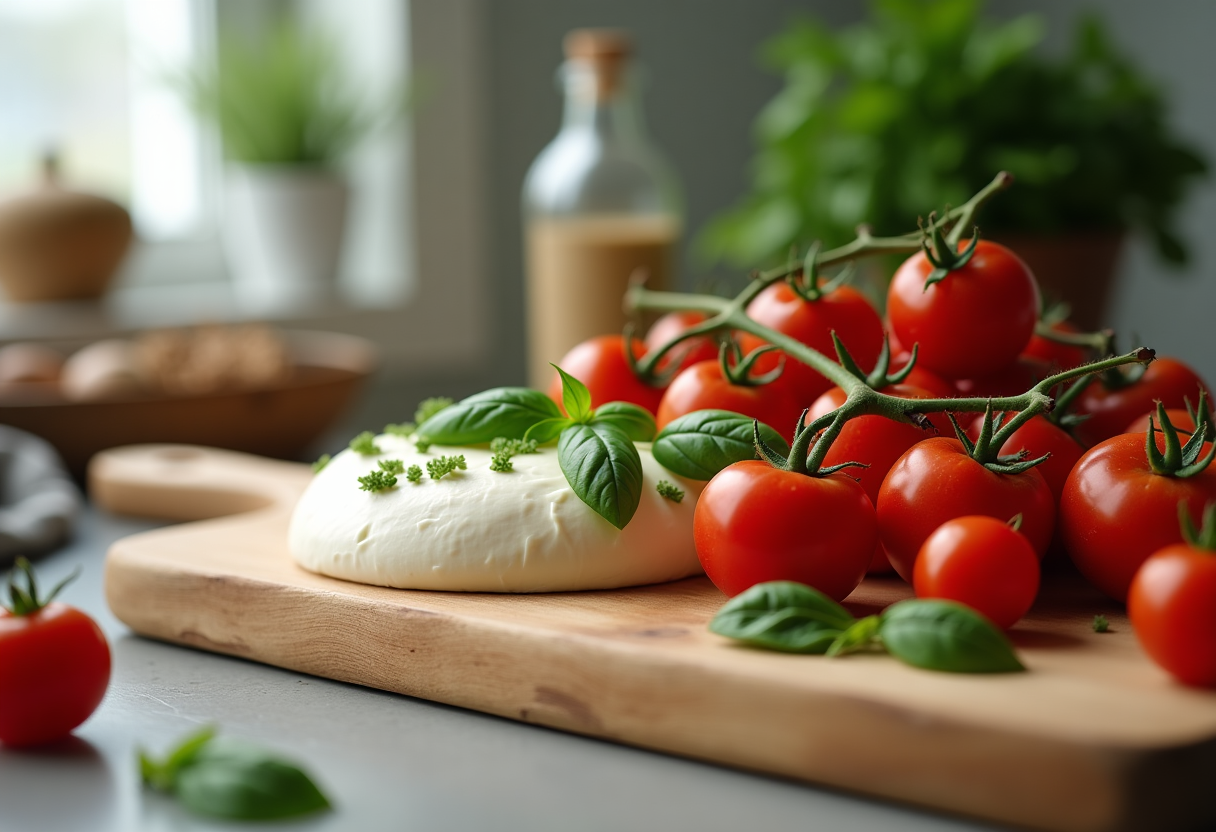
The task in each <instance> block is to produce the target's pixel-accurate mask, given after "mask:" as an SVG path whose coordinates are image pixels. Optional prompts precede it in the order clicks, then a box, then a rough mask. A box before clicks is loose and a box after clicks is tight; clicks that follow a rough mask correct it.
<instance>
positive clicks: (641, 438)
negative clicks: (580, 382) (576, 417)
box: [591, 402, 655, 442]
mask: <svg viewBox="0 0 1216 832" xmlns="http://www.w3.org/2000/svg"><path fill="white" fill-rule="evenodd" d="M601 423H603V424H609V425H612V426H613V427H615V428H620V429H621V430H622V431H623V432H624V433H625V435H626V436H628V437H629V438H630V439H632V440H633V441H634V442H650V441H652V440H653V439H654V432H655V424H654V416H652V415H651V413H650V411H649V410H647V409H646V408H644V407H639V406H638V405H636V404H631V403H630V402H605V403H604V404H602V405H600V406H599V407H597V408H596V409H595V416H594V417H592V419H591V424H593V425H596V424H601Z"/></svg>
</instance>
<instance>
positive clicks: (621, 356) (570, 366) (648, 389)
mask: <svg viewBox="0 0 1216 832" xmlns="http://www.w3.org/2000/svg"><path fill="white" fill-rule="evenodd" d="M632 346H633V354H634V356H635V357H636V358H641V357H642V356H643V355H645V354H646V346H645V344H643V343H642V342H641V341H639V340H637V339H636V338H635V339H634V340H633V345H632ZM557 365H558V366H559V367H561V368H562V369H563V370H565V371H566V372H567V373H569V374H570V375H572V376H574V377H575V378H576V379H578V380H579V381H581V382H582V383H583V384H585V385H587V389H588V390H590V391H591V406H592V407H599V406H600V405H601V404H604V403H605V402H632V403H633V404H636V405H638V406H639V407H644V408H646V409H647V410H649V411H650V412H651V413H655V412H657V411H658V409H659V401H660V400H661V399H662V398H663V388H661V387H652V386H650V385H649V384H647V383H646V382H644V381H642V380H641V379H640V378H638V377H637V376H636V375H634V373H633V369H632V368H631V367H630V366H629V362H628V361H626V360H625V339H624V337H623V336H620V335H599V336H596V337H595V338H588V339H587V340H586V341H584V342H582V343H581V344H578V345H577V346H575V347H574V349H572V350H570V352H568V353H566V355H565V357H564V358H563V359H562V360H561V361H559V362H558V364H557ZM548 392H549V398H551V399H553V401H555V402H557V406H558V407H562V379H561V376H559V375H558V374H557V371H554V373H553V381H551V382H550V383H549V391H548ZM562 412H563V413H565V412H566V411H565V408H564V407H563V408H562Z"/></svg>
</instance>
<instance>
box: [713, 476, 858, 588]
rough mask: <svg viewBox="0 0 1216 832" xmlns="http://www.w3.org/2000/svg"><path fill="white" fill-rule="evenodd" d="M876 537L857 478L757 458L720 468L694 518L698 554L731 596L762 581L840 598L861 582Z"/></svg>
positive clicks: (717, 584)
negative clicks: (785, 468) (782, 466)
mask: <svg viewBox="0 0 1216 832" xmlns="http://www.w3.org/2000/svg"><path fill="white" fill-rule="evenodd" d="M877 539H878V533H877V531H876V529H875V524H874V507H873V506H871V505H870V500H869V498H868V497H866V494H865V492H864V491H862V489H861V486H860V485H858V484H857V482H856V481H855V480H852V479H850V478H849V477H847V476H845V475H844V474H843V473H841V472H837V473H835V474H829V475H828V476H826V477H809V476H806V475H805V474H797V473H793V472H791V471H782V470H781V469H779V468H774V467H773V466H771V465H769V464H768V463H767V462H763V461H760V460H749V461H746V462H736V463H735V464H734V465H730V466H728V467H726V468H724V469H722V470H721V471H720V472H719V473H718V475H717V476H715V477H714V478H713V479H712V480H710V481H709V484H708V485H707V486H705V490H704V491H702V492H701V496H700V497H699V498H698V499H697V508H696V512H695V513H694V515H693V540H694V542H695V544H696V547H697V557H698V558H700V560H701V565H702V566H703V567H704V568H705V574H706V575H708V576H709V579H710V580H711V581H713V582H714V585H715V586H717V587H718V589H720V590H722V591H723V592H725V593H726V594H727V595H731V596H734V595H738V594H739V593H740V592H743V591H744V590H745V589H747V588H748V587H751V586H754V585H755V584H758V583H763V582H764V581H798V582H799V583H804V584H808V585H809V586H813V587H815V589H818V590H819V591H820V592H822V593H823V594H825V595H827V596H828V597H830V598H833V599H835V600H837V601H840V600H842V599H843V598H844V597H845V596H846V595H848V594H849V593H850V592H852V591H853V590H854V589H855V588H856V587H857V585H858V584H859V583H861V579H862V578H863V577H864V576H865V573H866V565H867V564H868V563H869V562H870V555H871V554H872V553H873V552H874V542H875V540H877Z"/></svg>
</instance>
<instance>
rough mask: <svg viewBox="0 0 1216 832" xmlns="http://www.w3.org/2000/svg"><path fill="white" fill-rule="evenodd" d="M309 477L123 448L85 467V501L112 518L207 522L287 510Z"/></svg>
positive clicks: (248, 457)
mask: <svg viewBox="0 0 1216 832" xmlns="http://www.w3.org/2000/svg"><path fill="white" fill-rule="evenodd" d="M311 477H312V472H311V470H310V469H309V467H308V466H307V465H304V464H302V463H298V462H280V461H279V460H274V459H266V458H264V457H259V456H254V455H252V454H243V453H237V452H235V451H223V450H219V449H217V448H204V447H201V446H198V445H127V446H125V447H121V448H111V449H110V450H107V451H102V452H101V453H99V454H97V455H96V456H94V457H93V459H92V460H91V461H90V462H89V496H90V498H91V499H92V500H93V502H94V503H96V504H97V505H99V506H101V507H102V508H104V509H106V510H108V511H111V512H114V513H115V514H130V515H138V516H141V517H155V518H160V519H164V520H207V519H210V518H212V517H223V516H226V515H229V514H241V513H244V512H247V511H256V510H259V509H276V510H288V511H289V510H290V509H291V507H292V506H294V505H295V503H296V500H297V499H299V496H300V493H301V492H302V491H303V490H304V487H305V486H306V485H307V484H308V481H309V479H310V478H311Z"/></svg>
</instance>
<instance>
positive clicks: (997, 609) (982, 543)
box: [912, 516, 1039, 629]
mask: <svg viewBox="0 0 1216 832" xmlns="http://www.w3.org/2000/svg"><path fill="white" fill-rule="evenodd" d="M912 586H913V588H914V589H915V590H916V597H917V598H946V599H948V600H951V601H958V602H959V603H960V604H966V605H967V606H969V607H971V608H972V609H974V610H976V611H978V612H981V613H983V614H984V615H986V616H987V617H988V618H989V619H990V620H991V621H992V623H994V624H996V625H997V626H998V627H1003V628H1006V629H1008V628H1009V627H1012V626H1013V625H1014V624H1015V623H1016V622H1017V620H1018V619H1019V618H1021V617H1022V616H1023V615H1025V614H1026V611H1027V610H1029V609H1030V605H1031V604H1033V603H1034V599H1035V596H1036V595H1038V593H1039V559H1038V558H1037V557H1036V556H1035V553H1034V549H1032V548H1031V546H1030V543H1029V542H1028V541H1027V540H1026V538H1025V537H1023V536H1022V534H1021V533H1020V532H1017V531H1015V530H1014V529H1013V527H1012V526H1010V525H1009V524H1008V523H1002V522H1001V521H1000V520H997V519H996V518H994V517H978V516H970V517H957V518H955V519H954V520H947V521H946V522H945V523H943V524H942V525H941V526H939V527H938V528H937V530H936V531H934V532H933V534H931V535H929V537H928V538H927V539H926V540H925V542H924V544H923V545H922V546H921V547H920V552H919V554H917V556H916V566H915V567H913V569H912Z"/></svg>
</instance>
